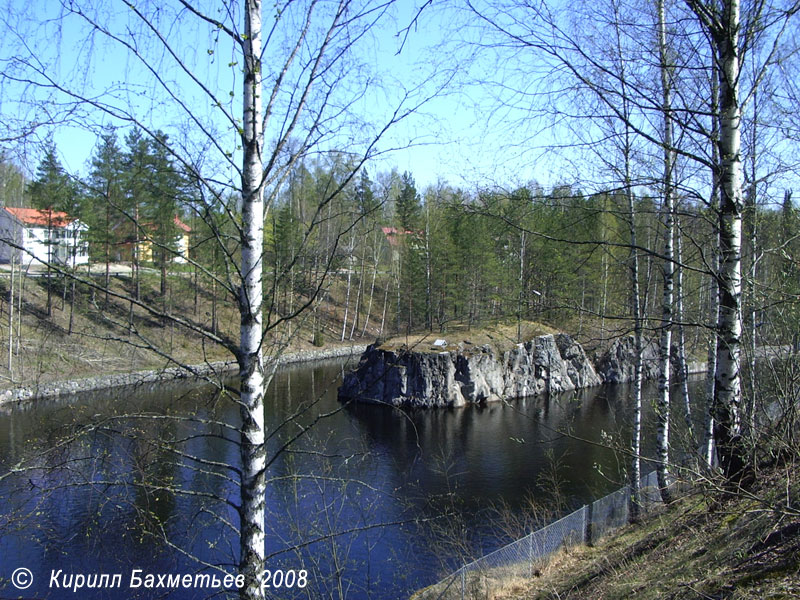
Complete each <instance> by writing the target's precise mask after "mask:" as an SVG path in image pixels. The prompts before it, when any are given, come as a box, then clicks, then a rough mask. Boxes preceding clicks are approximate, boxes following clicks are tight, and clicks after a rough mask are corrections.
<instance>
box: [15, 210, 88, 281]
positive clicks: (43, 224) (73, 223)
mask: <svg viewBox="0 0 800 600" xmlns="http://www.w3.org/2000/svg"><path fill="white" fill-rule="evenodd" d="M88 230H89V226H88V225H86V224H85V223H83V222H81V221H80V220H79V219H77V218H75V217H71V216H69V215H68V214H67V213H65V212H61V211H57V210H51V209H44V210H40V209H38V208H11V207H8V206H6V207H4V208H3V209H2V210H0V262H11V260H12V259H14V260H15V261H16V260H20V259H21V260H22V264H24V265H26V266H27V265H30V264H32V263H37V262H38V263H40V264H41V263H45V264H46V263H48V262H50V263H56V264H61V265H65V266H68V267H76V266H78V265H84V264H86V263H88V262H89V242H88V241H87V231H88Z"/></svg>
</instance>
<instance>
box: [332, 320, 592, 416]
mask: <svg viewBox="0 0 800 600" xmlns="http://www.w3.org/2000/svg"><path fill="white" fill-rule="evenodd" d="M602 382H603V381H602V379H601V378H600V377H599V376H598V375H597V373H596V372H595V370H594V367H593V366H592V364H591V362H589V360H588V359H587V357H586V354H585V353H584V351H583V348H581V346H580V344H578V343H577V342H576V341H574V340H573V339H572V338H571V337H570V336H568V335H566V334H558V335H557V336H552V335H544V336H540V337H537V338H535V339H533V340H531V341H529V342H527V343H525V344H518V345H517V347H516V348H514V349H512V350H510V351H508V352H505V353H503V355H502V356H501V357H498V356H496V355H495V352H494V351H493V350H492V349H491V348H490V347H488V346H480V347H477V348H471V349H470V350H469V351H460V352H459V351H450V352H439V353H429V352H410V351H407V350H397V351H395V350H387V349H382V348H380V347H377V346H369V347H368V348H367V350H366V351H365V352H364V354H363V355H362V357H361V362H360V363H359V365H358V368H356V370H355V371H351V372H350V373H347V374H346V375H345V378H344V381H343V383H342V386H341V387H340V388H339V398H340V399H343V400H344V399H353V400H357V401H360V402H372V403H377V404H390V405H392V406H414V407H433V406H440V407H447V406H452V407H457V406H464V405H465V404H466V403H468V402H471V403H482V402H493V401H497V400H501V399H503V398H519V397H522V396H533V395H537V394H542V393H546V392H554V393H557V392H564V391H569V390H574V389H578V388H583V387H590V386H594V385H599V384H601V383H602Z"/></svg>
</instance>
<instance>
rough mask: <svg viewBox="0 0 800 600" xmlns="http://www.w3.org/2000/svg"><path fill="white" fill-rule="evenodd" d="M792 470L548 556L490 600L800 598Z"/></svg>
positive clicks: (693, 498) (799, 511)
mask: <svg viewBox="0 0 800 600" xmlns="http://www.w3.org/2000/svg"><path fill="white" fill-rule="evenodd" d="M798 491H800V485H799V484H798V477H797V474H796V472H795V471H794V465H782V466H781V467H780V468H774V469H772V470H770V471H767V472H762V473H761V474H760V477H759V483H758V484H757V486H756V487H755V488H754V489H752V490H749V491H748V492H746V493H745V492H742V493H739V494H736V495H729V494H726V493H723V492H722V491H721V490H720V489H711V488H710V487H703V488H701V489H699V490H696V491H695V492H694V493H693V494H692V495H689V496H687V497H685V498H683V499H681V500H680V501H678V502H676V503H675V504H674V505H672V506H671V507H670V508H669V509H668V510H665V511H663V512H661V513H659V514H656V515H652V516H650V517H648V518H646V519H645V520H643V521H642V523H640V524H639V525H637V526H628V527H626V528H625V529H623V530H621V532H620V533H619V534H618V535H615V536H613V537H610V538H607V539H606V540H603V541H601V542H600V543H598V544H596V545H595V546H594V547H585V546H581V547H577V548H573V549H570V550H569V551H564V552H561V553H559V554H557V555H556V556H555V557H554V558H553V559H552V560H551V562H550V563H549V565H548V566H547V568H546V569H544V570H543V571H542V572H541V573H539V576H538V577H534V578H533V579H531V580H524V581H508V582H506V584H505V586H504V589H502V590H501V589H498V590H495V592H494V593H493V594H492V595H491V596H490V598H492V599H493V600H501V599H503V600H511V599H515V600H534V599H536V600H544V599H559V600H565V599H567V598H576V599H577V598H591V599H593V600H600V599H608V600H612V599H618V598H619V599H622V598H636V599H637V600H649V599H652V600H656V599H664V598H670V599H675V600H677V599H686V600H689V599H695V598H698V599H710V598H714V599H718V598H731V599H734V598H735V599H737V600H739V599H741V600H744V599H752V600H756V599H758V600H763V599H767V598H775V599H777V598H797V597H800V501H799V500H798Z"/></svg>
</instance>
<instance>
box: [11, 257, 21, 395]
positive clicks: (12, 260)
mask: <svg viewBox="0 0 800 600" xmlns="http://www.w3.org/2000/svg"><path fill="white" fill-rule="evenodd" d="M12 252H13V251H12ZM20 275H21V273H20ZM13 351H14V255H13V254H12V255H11V283H10V289H9V291H8V378H9V379H10V380H11V381H12V382H13V381H14V370H13V362H12V361H13Z"/></svg>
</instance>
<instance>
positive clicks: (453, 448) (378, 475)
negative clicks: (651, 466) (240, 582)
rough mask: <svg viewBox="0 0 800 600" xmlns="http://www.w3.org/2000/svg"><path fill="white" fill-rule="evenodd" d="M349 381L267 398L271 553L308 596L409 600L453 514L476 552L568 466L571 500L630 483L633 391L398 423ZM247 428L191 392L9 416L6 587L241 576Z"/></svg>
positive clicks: (3, 418) (2, 452) (213, 400)
mask: <svg viewBox="0 0 800 600" xmlns="http://www.w3.org/2000/svg"><path fill="white" fill-rule="evenodd" d="M341 370H342V364H341V363H340V362H333V363H327V364H321V365H316V366H314V367H293V368H287V369H284V370H283V371H281V372H280V373H279V374H278V376H277V377H276V379H275V381H274V382H273V385H272V386H271V388H270V391H269V394H268V398H267V402H266V415H265V417H266V422H267V426H268V430H269V432H270V438H269V441H268V456H269V457H270V460H271V464H270V467H269V471H268V481H269V483H268V487H267V498H266V505H267V507H268V510H269V516H268V518H267V523H266V527H267V548H266V550H267V554H268V556H270V560H269V566H270V567H271V568H273V569H275V568H279V567H281V568H294V569H299V568H305V569H307V570H308V571H309V573H310V575H309V581H310V582H311V584H310V585H309V587H308V588H306V589H305V590H303V591H302V593H299V594H298V595H297V596H296V597H309V598H317V597H336V598H338V597H342V596H344V597H348V598H398V597H402V596H403V595H404V594H407V593H408V592H409V591H410V590H413V589H416V588H418V587H420V586H424V585H426V584H428V583H431V582H432V581H433V580H435V579H436V577H437V576H438V575H439V569H441V568H442V566H441V561H440V559H442V558H445V559H446V558H447V557H448V555H447V554H445V555H444V556H441V555H440V554H438V553H437V548H441V547H442V546H436V545H435V544H434V543H433V542H432V541H431V540H430V539H429V538H427V537H426V535H429V534H430V532H431V531H437V532H440V533H441V532H443V531H450V530H452V527H449V526H447V527H439V526H438V524H440V523H441V522H442V519H441V514H442V513H443V512H447V513H448V515H449V516H448V517H447V518H448V519H450V525H452V524H453V523H458V526H459V527H460V528H461V529H462V530H463V531H464V532H467V533H466V534H465V537H464V539H463V540H461V541H463V544H461V546H460V547H459V548H460V551H461V550H463V551H465V552H468V553H480V552H482V551H484V550H486V549H489V547H490V546H492V545H493V544H497V543H499V542H500V540H499V539H498V536H497V535H496V534H494V533H492V531H493V530H492V529H491V526H490V524H488V514H489V513H488V511H487V509H488V508H489V507H490V506H491V505H493V504H495V503H497V502H498V501H499V500H501V499H502V500H503V501H504V502H506V503H507V504H508V505H509V506H511V507H512V508H517V509H519V508H520V507H522V506H524V505H525V503H526V497H527V496H529V495H531V494H532V495H534V496H536V495H537V494H538V495H540V496H542V494H544V490H543V473H547V470H548V469H550V468H551V467H552V466H553V465H554V464H555V465H557V467H558V469H557V474H555V475H553V474H552V473H551V475H552V476H555V477H556V478H557V479H558V483H559V485H560V486H561V493H562V495H563V498H564V499H565V502H566V503H567V504H570V505H576V504H580V503H583V502H585V501H586V500H588V499H590V498H592V497H594V496H595V495H597V494H600V493H604V492H606V491H608V490H610V489H612V488H613V487H615V486H616V484H617V481H615V479H616V478H617V477H618V476H619V475H620V467H621V466H622V463H624V462H625V461H624V460H623V461H619V460H618V458H617V454H616V453H615V452H614V450H613V448H609V447H608V441H609V440H612V442H613V441H622V442H624V441H625V440H627V437H626V436H627V433H626V423H627V414H628V401H627V390H625V389H624V388H623V387H618V388H595V389H591V390H587V391H584V392H581V393H578V394H566V395H562V396H558V397H550V398H525V399H521V400H516V401H512V402H509V403H507V404H499V403H498V404H491V405H487V406H478V407H467V408H464V409H449V410H435V411H420V410H417V411H413V410H412V411H402V410H399V409H393V408H388V407H380V406H373V405H353V404H347V405H342V404H339V403H338V402H337V400H336V387H337V385H338V381H339V377H340V375H341ZM238 422H239V416H238V408H237V407H236V405H235V404H234V403H233V402H232V401H230V399H226V398H224V397H223V398H221V397H219V396H218V395H217V394H215V393H214V391H213V390H209V389H208V388H203V387H198V386H187V385H186V384H181V385H168V386H159V387H143V388H140V389H136V390H124V391H117V392H108V393H96V394H87V395H83V396H80V397H76V398H71V399H68V400H60V401H48V402H39V403H37V404H36V405H23V406H21V407H19V409H18V410H8V409H5V410H4V411H3V413H2V414H0V456H3V457H4V458H3V461H2V466H1V467H0V475H2V477H3V478H2V479H1V480H0V499H2V504H1V505H0V555H2V556H3V557H4V561H3V567H2V569H0V577H3V578H4V579H3V583H2V584H0V585H5V586H6V588H5V589H2V588H0V595H9V594H14V595H15V596H16V595H17V593H18V592H17V591H16V590H13V589H12V588H9V587H8V583H7V577H8V576H9V575H10V572H11V571H12V570H13V569H14V568H16V566H26V567H28V568H30V569H31V570H32V571H33V572H34V573H35V574H38V577H37V579H36V583H35V584H34V586H33V587H32V588H31V589H30V590H27V591H26V592H24V593H23V595H22V596H21V597H26V598H60V597H74V595H73V594H72V592H68V593H67V592H64V591H63V590H61V591H59V590H48V589H47V587H46V579H47V577H46V575H47V574H49V572H50V569H63V570H65V571H70V570H72V571H74V572H87V573H93V572H108V573H118V572H121V573H129V572H130V570H131V569H132V568H140V569H143V570H144V571H145V572H175V573H195V572H198V571H202V570H204V569H207V566H206V565H208V564H211V565H221V566H222V567H223V568H225V569H227V570H229V571H231V572H233V571H234V570H235V564H236V559H237V556H238V537H237V534H236V527H237V525H238V516H237V511H236V503H237V502H238V488H237V485H236V480H237V475H236V468H237V467H238V464H239V453H238V447H237V446H236V443H235V441H236V434H235V428H236V427H237V426H238ZM289 441H292V443H291V445H290V446H289V447H288V449H287V448H285V445H286V444H287V442H289ZM15 469H16V470H15ZM20 469H21V470H20ZM601 473H602V475H601ZM545 479H547V478H545ZM551 479H552V477H551ZM548 481H549V480H548ZM545 483H547V481H546V482H545ZM432 523H433V524H437V526H436V527H431V526H430V525H431V524H432ZM453 560H457V558H454V559H453ZM445 562H446V561H445ZM125 591H126V592H127V590H125ZM26 593H27V594H28V595H27V596H26V595H24V594H26ZM81 595H82V597H86V598H105V597H118V596H119V594H117V595H116V596H115V594H113V593H110V592H101V591H92V590H83V591H82V594H81ZM124 595H125V596H131V597H133V596H134V594H128V593H126V594H124ZM150 595H152V594H150ZM142 597H148V594H147V593H143V594H142ZM170 597H173V598H195V597H197V594H196V593H195V592H193V591H189V592H187V591H185V590H176V591H174V592H173V593H172V594H171V595H170ZM277 597H281V598H290V597H294V596H293V595H292V594H290V593H288V592H286V591H285V590H284V591H282V592H281V593H280V594H279V595H278V596H277Z"/></svg>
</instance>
